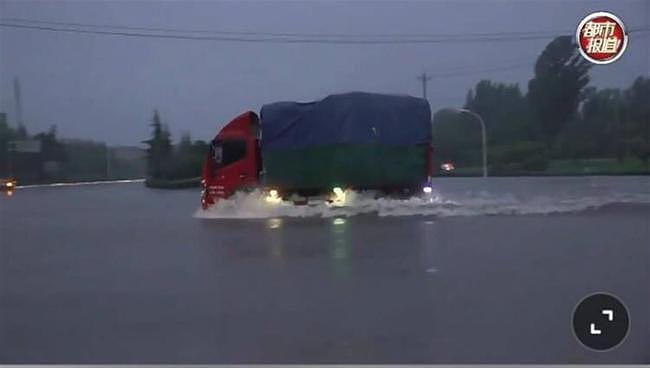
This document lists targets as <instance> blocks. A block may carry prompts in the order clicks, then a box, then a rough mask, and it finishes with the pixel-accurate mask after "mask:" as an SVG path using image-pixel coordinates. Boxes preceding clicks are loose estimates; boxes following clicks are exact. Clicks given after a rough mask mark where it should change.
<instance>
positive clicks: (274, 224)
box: [266, 217, 282, 229]
mask: <svg viewBox="0 0 650 368" xmlns="http://www.w3.org/2000/svg"><path fill="white" fill-rule="evenodd" d="M281 226H282V219H281V218H279V217H273V218H270V219H268V220H267V221H266V227H267V228H269V229H279V228H280V227H281Z"/></svg>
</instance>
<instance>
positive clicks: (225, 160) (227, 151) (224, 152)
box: [212, 140, 246, 167]
mask: <svg viewBox="0 0 650 368" xmlns="http://www.w3.org/2000/svg"><path fill="white" fill-rule="evenodd" d="M245 156H246V141H244V140H218V141H215V142H213V143H212V158H213V159H214V162H215V163H216V165H217V167H223V166H227V165H230V164H232V163H233V162H236V161H239V160H241V159H242V158H244V157H245Z"/></svg>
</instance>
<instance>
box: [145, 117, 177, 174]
mask: <svg viewBox="0 0 650 368" xmlns="http://www.w3.org/2000/svg"><path fill="white" fill-rule="evenodd" d="M151 127H152V128H153V132H152V135H151V139H148V140H146V141H144V143H146V144H147V145H148V146H149V147H148V148H147V173H148V175H149V176H150V177H153V178H162V177H164V176H166V174H167V172H166V171H167V170H166V169H167V167H168V166H169V161H170V159H171V153H172V144H171V138H170V133H169V129H168V128H167V127H165V126H163V124H162V122H161V120H160V114H159V113H158V110H154V113H153V118H152V119H151Z"/></svg>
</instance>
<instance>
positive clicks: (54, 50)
mask: <svg viewBox="0 0 650 368" xmlns="http://www.w3.org/2000/svg"><path fill="white" fill-rule="evenodd" d="M648 4H649V3H648V2H647V1H643V0H638V1H605V2H595V1H591V2H590V1H580V2H576V1H542V0H538V1H516V2H515V1H465V2H451V1H429V2H419V1H418V2H416V1H397V2H383V1H382V2H361V1H354V2H353V1H345V2H312V1H305V2H285V1H276V2H270V1H264V2H261V1H260V2H226V1H196V2H187V1H183V2H180V1H178V2H173V1H129V2H126V1H124V2H122V1H105V2H100V1H87V2H80V1H2V2H0V13H1V15H2V17H5V18H10V17H15V18H29V19H41V20H55V21H63V22H77V23H91V24H111V25H128V26H148V27H166V28H182V29H209V30H236V31H259V32H297V33H355V34H358V33H366V34H377V33H383V34H400V33H401V34H403V33H427V34H468V33H495V32H531V31H559V32H566V33H572V32H574V30H575V27H576V25H577V23H578V21H579V20H580V19H581V18H582V17H583V16H584V15H586V14H587V13H589V12H591V11H596V10H610V11H613V12H614V13H616V14H617V15H619V16H620V17H621V18H622V19H623V20H624V22H626V25H627V26H628V27H644V26H645V27H647V26H648V17H649V12H650V10H649V5H648ZM549 40H550V38H549V39H541V40H540V39H536V40H530V41H521V40H519V41H506V42H474V43H442V44H414V45H331V44H327V45H322V44H307V45H306V44H268V43H234V42H214V41H191V40H172V39H151V38H126V37H117V36H102V35H87V34H71V33H55V32H44V31H36V30H25V29H9V28H2V29H0V93H1V94H0V110H2V111H6V112H8V113H9V115H10V118H13V117H14V110H15V109H14V107H13V106H14V104H13V96H12V80H13V78H14V77H15V76H18V77H20V81H21V84H22V90H23V100H24V120H25V122H26V124H27V126H28V128H29V129H30V131H32V132H34V131H40V130H44V129H47V127H48V126H50V125H51V124H57V126H58V127H59V131H60V133H61V135H63V136H66V137H83V138H94V139H98V140H107V141H109V142H110V143H120V144H135V143H137V142H139V141H141V140H142V139H144V138H145V137H147V135H148V134H149V127H148V125H147V124H148V120H149V119H150V116H151V114H152V110H153V108H158V109H160V111H161V113H162V116H163V117H164V120H166V121H167V122H168V123H169V124H170V125H171V126H172V128H173V133H175V135H176V136H177V134H178V132H180V131H189V132H191V133H192V136H193V137H195V138H203V139H207V138H210V137H211V136H212V135H213V134H214V132H215V131H216V129H217V127H218V126H220V125H222V124H223V123H225V122H227V121H228V120H229V119H230V118H231V117H232V116H234V115H236V114H238V113H240V112H241V111H244V110H248V109H252V110H258V109H259V107H260V105H261V104H263V103H266V102H272V101H276V100H285V99H289V100H311V99H316V98H320V97H322V96H324V95H326V94H328V93H333V92H341V91H348V90H366V91H376V92H388V93H408V94H413V95H419V94H420V85H419V83H418V81H417V80H416V76H417V75H418V74H419V73H421V72H423V71H426V72H429V73H433V74H437V75H439V76H438V77H437V78H434V79H433V80H431V82H430V84H429V100H430V101H431V104H432V107H433V108H434V109H437V108H440V107H443V106H460V105H462V103H463V100H464V97H465V94H466V93H467V90H468V89H469V88H471V87H472V86H474V85H475V84H476V82H477V81H478V80H479V79H481V78H489V79H493V80H497V81H503V82H509V83H519V84H520V85H521V86H522V88H523V89H525V88H526V83H527V81H528V79H529V78H530V77H531V75H532V65H533V63H534V60H535V58H536V57H537V55H538V54H539V53H540V51H541V50H542V49H543V47H544V46H545V45H546V43H548V41H549ZM648 44H649V43H648V33H644V34H635V35H633V37H632V39H631V43H630V46H629V47H628V50H627V52H626V54H625V55H624V56H623V57H622V58H621V59H620V60H619V61H618V62H616V63H615V64H613V65H608V66H598V67H595V68H593V69H592V72H591V74H592V80H593V84H594V85H597V86H599V87H625V86H627V85H629V84H630V83H631V81H632V80H633V79H634V78H635V77H636V76H638V75H641V74H646V75H647V74H648V70H649V62H648ZM485 69H487V70H491V71H484V72H480V70H485Z"/></svg>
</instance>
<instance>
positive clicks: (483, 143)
mask: <svg viewBox="0 0 650 368" xmlns="http://www.w3.org/2000/svg"><path fill="white" fill-rule="evenodd" d="M450 110H453V111H456V112H458V113H460V114H467V115H469V116H471V117H473V118H474V119H476V120H478V122H479V124H480V125H481V147H482V151H483V177H484V178H487V176H488V169H487V130H486V129H485V122H484V121H483V118H482V117H481V115H479V114H477V113H475V112H474V111H471V110H468V109H456V108H451V109H450Z"/></svg>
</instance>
